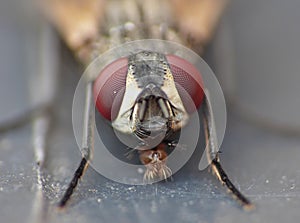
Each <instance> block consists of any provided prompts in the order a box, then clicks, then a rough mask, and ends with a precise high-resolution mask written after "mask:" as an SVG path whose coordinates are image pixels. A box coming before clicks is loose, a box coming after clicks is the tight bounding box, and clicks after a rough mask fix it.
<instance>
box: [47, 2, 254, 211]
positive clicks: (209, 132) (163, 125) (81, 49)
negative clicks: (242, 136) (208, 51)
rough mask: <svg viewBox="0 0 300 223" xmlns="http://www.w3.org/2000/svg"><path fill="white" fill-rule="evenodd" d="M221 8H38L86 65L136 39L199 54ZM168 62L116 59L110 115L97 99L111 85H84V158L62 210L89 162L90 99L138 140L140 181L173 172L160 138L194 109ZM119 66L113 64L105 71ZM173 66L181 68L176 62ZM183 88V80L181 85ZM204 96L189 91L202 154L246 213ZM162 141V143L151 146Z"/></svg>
mask: <svg viewBox="0 0 300 223" xmlns="http://www.w3.org/2000/svg"><path fill="white" fill-rule="evenodd" d="M225 5H226V1H225V0H224V1H219V0H199V1H197V2H196V1H193V0H188V1H177V0H163V1H162V0H154V1H140V0H122V1H116V0H111V1H105V0H87V1H83V0H69V1H58V0H45V1H44V5H43V4H42V8H44V9H45V10H44V12H45V14H46V17H47V18H48V19H49V21H50V22H52V24H54V27H55V28H56V29H57V30H58V32H59V33H60V34H61V37H62V39H63V40H64V41H65V43H66V44H67V45H68V46H69V48H70V49H71V50H72V51H73V52H74V55H75V57H77V58H78V59H79V61H80V62H82V63H83V64H84V65H85V66H87V65H88V64H89V63H91V62H92V61H93V59H94V58H96V57H97V56H98V55H100V54H101V53H103V52H105V51H106V50H108V49H110V48H112V47H114V46H116V45H120V44H122V43H125V42H129V41H133V40H138V39H147V38H155V39H161V40H168V41H174V42H178V43H181V44H183V45H185V46H187V47H190V48H192V49H194V50H195V51H196V52H198V53H202V52H203V49H204V46H205V45H206V43H208V42H209V40H210V38H211V36H212V35H213V31H214V29H215V27H216V25H217V22H218V19H219V17H220V16H221V14H222V11H223V9H224V7H225ZM199 15H201V16H199ZM195 24H197V25H196V26H195ZM172 59H174V56H173V55H164V54H161V53H158V52H155V51H143V50H142V51H141V52H138V53H134V54H133V55H131V56H129V57H128V58H125V60H124V58H120V60H121V61H125V64H124V67H126V69H125V72H123V73H122V75H123V76H122V77H123V78H124V81H123V83H122V84H123V85H124V86H126V90H125V91H124V92H123V97H122V100H120V101H119V103H118V109H116V110H115V111H116V112H115V113H114V114H113V113H112V112H111V111H112V107H110V106H111V105H108V106H107V105H106V106H104V105H103V101H102V97H99V95H100V96H101V94H104V96H107V95H109V94H111V93H112V92H110V91H109V88H107V90H105V91H103V92H99V89H98V88H97V85H98V84H99V83H101V76H99V77H98V78H96V79H95V80H92V81H90V82H88V83H87V86H86V103H85V104H86V106H85V113H84V125H83V146H82V149H81V151H82V160H81V162H80V164H79V167H78V169H77V170H76V171H75V173H74V176H73V179H72V180H71V183H70V184H69V186H68V188H67V190H66V192H65V194H64V196H63V197H62V199H61V200H60V202H59V204H58V206H59V207H60V208H63V207H65V206H66V204H67V202H68V201H69V200H70V198H71V195H72V194H73V192H74V189H75V188H76V186H77V184H78V181H79V179H80V178H81V177H82V176H83V174H84V172H85V170H86V169H87V168H88V166H89V164H90V160H91V153H92V151H91V149H92V143H93V142H92V141H93V129H92V122H93V121H94V120H93V118H92V117H91V111H92V110H93V108H94V106H95V105H94V102H95V104H96V107H97V110H98V111H99V113H100V114H101V115H102V116H103V117H104V118H106V119H108V120H110V121H111V123H112V126H113V128H115V129H116V130H118V131H120V132H123V133H126V134H132V135H134V136H135V137H136V138H137V139H138V140H139V141H140V142H141V143H140V145H139V146H138V147H137V148H135V149H136V150H137V151H138V153H139V157H140V161H141V162H142V163H143V164H144V165H145V166H146V168H147V171H146V172H145V175H144V178H145V179H146V180H147V179H152V178H155V177H158V178H161V179H167V178H168V177H170V176H171V175H172V172H171V169H170V168H169V167H168V165H167V159H168V154H167V153H166V151H165V143H164V139H165V137H168V136H170V135H172V134H173V133H175V132H177V131H179V130H180V129H181V128H182V127H184V126H185V125H186V123H188V121H189V114H190V113H191V112H193V111H191V110H189V108H188V105H186V102H185V101H184V98H183V97H182V95H181V92H180V91H179V90H178V89H177V88H176V77H178V76H180V75H181V74H182V73H181V72H178V71H176V70H175V69H172V67H171V66H170V64H171V63H170V61H171V60H172ZM177 61H181V63H186V62H187V61H185V60H184V59H182V58H179V59H178V58H177ZM118 62H120V61H116V62H113V64H112V65H111V66H113V65H114V63H118ZM177 65H178V67H179V68H180V65H182V64H180V63H179V64H177ZM108 66H110V65H108ZM109 75H112V76H113V75H115V73H110V74H109ZM188 75H191V74H188ZM188 84H189V83H182V85H183V87H184V86H188ZM124 86H123V87H124ZM204 91H206V89H202V88H196V89H194V91H192V92H188V94H189V96H190V97H191V98H192V99H193V103H194V105H195V107H196V108H198V107H199V106H202V107H203V123H204V126H203V128H204V132H205V138H206V141H207V145H208V147H209V149H208V151H207V157H208V159H209V161H210V165H211V168H212V171H213V173H214V174H215V175H216V176H217V178H218V179H219V180H220V182H221V183H222V184H223V185H225V186H226V187H227V189H228V190H229V191H230V192H231V193H232V195H233V197H234V198H236V200H237V201H239V202H240V203H241V205H242V206H243V207H244V208H245V209H251V208H253V207H254V206H253V204H252V203H251V202H250V201H249V200H248V199H247V198H246V197H245V196H244V195H243V194H242V193H241V192H239V190H238V189H237V188H236V187H235V186H234V185H233V184H232V182H231V181H230V180H229V178H228V177H227V175H226V173H225V172H224V170H223V168H222V166H221V164H220V159H219V154H218V152H216V151H215V150H214V145H215V140H216V138H215V135H214V128H215V126H214V120H213V115H212V111H211V108H210V103H209V98H208V97H207V95H209V94H204ZM95 92H96V93H95ZM102 96H103V95H102ZM162 136H163V140H162V143H161V144H159V145H155V146H154V145H152V144H151V143H152V141H153V140H156V139H157V138H159V139H160V137H162Z"/></svg>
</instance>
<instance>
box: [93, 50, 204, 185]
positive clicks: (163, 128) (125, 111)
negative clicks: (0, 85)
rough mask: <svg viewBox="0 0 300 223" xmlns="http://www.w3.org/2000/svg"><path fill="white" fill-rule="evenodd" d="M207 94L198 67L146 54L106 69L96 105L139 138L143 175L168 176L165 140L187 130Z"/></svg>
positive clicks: (125, 131)
mask: <svg viewBox="0 0 300 223" xmlns="http://www.w3.org/2000/svg"><path fill="white" fill-rule="evenodd" d="M203 97H204V93H203V90H202V79H201V75H200V73H199V72H198V71H197V69H196V68H195V67H194V66H193V65H192V64H190V63H189V62H187V61H186V60H184V59H182V58H179V57H177V56H175V55H164V54H161V53H157V52H149V51H142V52H139V53H136V54H132V55H130V56H129V57H128V58H121V59H119V60H117V61H115V62H113V63H111V64H109V65H108V66H107V67H105V68H104V69H103V71H102V72H101V73H100V74H99V76H98V78H97V79H96V80H95V83H94V98H95V100H96V107H97V109H98V111H99V112H100V113H101V114H102V116H103V117H105V118H107V119H108V120H110V121H111V123H112V126H113V128H114V129H115V130H117V131H119V132H121V133H123V134H128V135H134V136H135V137H136V138H137V139H138V142H137V143H138V145H135V148H134V149H137V150H138V151H139V155H140V160H141V162H142V163H143V164H144V165H145V166H146V167H147V171H146V172H145V175H144V177H145V178H146V179H149V180H151V179H153V178H155V177H159V178H164V179H166V178H168V177H169V176H170V175H171V170H170V169H169V168H168V167H167V165H166V159H167V153H166V152H165V149H166V140H167V139H168V137H169V136H171V135H172V134H173V133H175V132H177V131H179V130H180V129H181V128H182V127H184V126H185V125H186V124H187V122H188V120H189V116H190V114H191V113H192V112H195V111H196V110H197V108H198V107H199V106H200V105H201V102H202V99H203Z"/></svg>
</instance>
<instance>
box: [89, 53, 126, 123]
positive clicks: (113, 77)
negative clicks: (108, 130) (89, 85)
mask: <svg viewBox="0 0 300 223" xmlns="http://www.w3.org/2000/svg"><path fill="white" fill-rule="evenodd" d="M127 67H128V59H127V58H120V59H118V60H116V61H114V62H112V63H111V64H109V65H107V66H106V67H105V68H104V69H103V70H102V71H101V73H100V74H99V76H98V77H97V79H96V80H95V83H94V89H93V91H94V93H93V94H94V99H95V104H96V107H97V109H98V111H99V112H100V114H101V115H102V116H103V117H104V118H106V119H108V120H114V119H115V118H116V116H117V115H118V114H117V113H116V112H115V113H112V105H113V103H114V106H116V109H113V110H114V111H119V109H120V106H121V103H122V100H123V96H124V92H125V85H126V75H127Z"/></svg>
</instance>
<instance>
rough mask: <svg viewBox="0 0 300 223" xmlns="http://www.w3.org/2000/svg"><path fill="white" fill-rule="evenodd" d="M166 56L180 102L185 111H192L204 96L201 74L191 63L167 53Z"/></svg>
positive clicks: (197, 106)
mask: <svg viewBox="0 0 300 223" xmlns="http://www.w3.org/2000/svg"><path fill="white" fill-rule="evenodd" d="M166 57H167V60H168V62H169V65H170V69H171V71H172V74H173V77H174V81H175V84H176V88H177V91H178V93H179V96H180V98H181V100H182V103H183V105H184V107H185V109H186V110H187V112H188V113H192V112H194V111H195V109H197V108H199V106H200V105H201V102H202V101H203V98H204V92H203V80H202V77H201V74H200V73H199V71H198V70H197V69H196V68H195V66H194V65H193V64H191V63H190V62H188V61H186V60H184V59H182V58H180V57H178V56H175V55H167V56H166ZM187 94H188V95H187ZM191 99H192V100H193V101H191ZM191 103H193V105H192V104H191Z"/></svg>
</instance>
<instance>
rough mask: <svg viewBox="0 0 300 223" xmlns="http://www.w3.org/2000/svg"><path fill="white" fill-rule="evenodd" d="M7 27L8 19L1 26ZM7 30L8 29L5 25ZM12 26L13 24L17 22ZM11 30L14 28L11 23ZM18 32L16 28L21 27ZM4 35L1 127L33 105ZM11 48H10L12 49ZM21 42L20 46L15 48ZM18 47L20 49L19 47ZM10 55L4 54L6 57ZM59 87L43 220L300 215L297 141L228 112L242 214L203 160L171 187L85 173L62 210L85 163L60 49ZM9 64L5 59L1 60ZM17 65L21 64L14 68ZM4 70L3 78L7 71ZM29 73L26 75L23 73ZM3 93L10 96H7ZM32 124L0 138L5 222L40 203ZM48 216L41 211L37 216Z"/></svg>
mask: <svg viewBox="0 0 300 223" xmlns="http://www.w3.org/2000/svg"><path fill="white" fill-rule="evenodd" d="M2 21H3V20H2ZM6 24H7V23H6ZM13 24H14V23H13ZM7 27H9V29H10V30H11V29H14V28H13V27H14V26H12V25H11V24H9V25H7ZM16 30H19V28H18V27H16ZM10 36H15V38H18V37H19V38H21V39H22V36H20V35H18V37H16V35H15V34H9V33H6V34H5V35H2V32H1V38H0V40H1V42H0V46H5V47H12V48H10V49H11V51H10V52H11V54H12V55H11V59H9V58H6V57H5V55H1V60H0V61H1V62H0V66H1V69H2V71H1V81H0V85H1V86H0V89H1V95H0V104H1V106H0V116H1V121H2V120H7V118H8V117H14V115H15V114H17V112H22V111H23V110H24V109H26V108H28V104H30V101H29V98H28V97H27V95H28V94H29V93H28V90H27V86H28V83H26V81H25V80H26V78H24V80H23V79H22V80H21V79H20V78H23V77H25V76H21V75H20V74H19V73H24V70H26V69H25V68H24V66H25V65H24V66H23V63H21V62H22V61H24V56H23V55H22V54H21V53H19V52H22V50H21V51H20V50H17V49H19V48H18V46H19V47H20V48H22V46H24V44H22V41H19V40H15V39H14V38H10ZM9 44H10V45H9ZM18 44H19V45H18ZM15 47H17V49H16V48H15ZM2 52H5V51H2ZM60 56H61V64H62V66H61V68H60V73H61V77H62V78H61V81H60V88H59V92H58V94H57V95H58V96H57V98H56V108H57V109H56V110H55V113H54V117H53V122H52V123H53V124H52V131H51V133H50V136H49V140H48V143H49V147H48V152H47V162H46V165H45V168H44V171H45V180H44V186H45V188H44V190H43V192H44V199H43V203H44V204H45V209H46V210H48V211H46V212H45V213H46V214H45V216H46V217H45V218H46V220H48V221H49V222H241V221H243V222H296V221H297V220H299V217H300V213H299V207H300V168H299V164H298V163H299V159H300V149H299V145H300V139H299V137H297V136H295V137H292V136H287V135H281V134H277V133H274V132H272V131H271V130H263V129H261V128H259V127H256V126H255V125H253V124H251V123H248V122H245V121H244V120H243V119H241V118H239V116H238V115H236V113H235V111H234V109H233V108H231V107H229V118H228V126H227V132H226V135H225V141H224V143H223V145H222V151H223V153H222V154H221V159H222V162H223V165H224V168H225V169H226V170H227V172H228V174H229V176H230V177H231V179H232V181H233V182H234V183H235V184H236V185H237V186H238V188H240V189H241V191H243V192H244V193H245V194H246V195H247V196H249V198H250V199H251V200H252V201H253V202H254V203H255V204H256V205H257V209H256V210H255V211H253V212H251V213H247V212H244V211H243V210H241V208H240V207H239V206H238V205H237V204H236V203H235V202H234V201H233V200H232V199H231V197H230V196H228V195H227V194H226V191H225V189H224V188H223V187H222V186H221V185H220V184H219V182H218V181H217V180H216V179H215V177H213V176H211V175H210V174H209V173H208V172H207V171H202V172H199V171H198V170H197V166H198V162H199V159H200V158H199V157H198V156H197V154H195V156H193V158H192V160H191V161H190V162H189V163H188V164H187V165H186V166H185V167H184V168H183V169H182V170H181V171H179V172H178V173H177V174H175V176H174V181H173V182H168V183H158V184H154V185H148V186H127V185H121V184H118V183H114V182H111V181H110V180H108V179H105V178H104V177H102V176H100V175H99V174H98V173H96V172H95V171H94V170H93V169H91V168H90V169H88V171H87V173H86V175H85V176H84V178H83V180H82V182H81V183H80V185H79V187H78V190H77V191H76V192H75V194H74V196H73V198H72V201H71V203H70V205H69V207H68V208H67V209H66V211H64V212H58V211H57V210H56V209H55V208H54V204H55V203H56V202H57V201H58V199H59V198H60V197H61V195H62V193H63V191H64V189H65V188H66V185H67V184H68V182H69V180H70V178H71V176H72V174H73V171H74V170H75V168H76V167H77V165H78V163H79V161H80V155H79V151H78V149H77V145H76V143H75V139H74V136H73V132H72V123H71V103H72V97H73V93H74V90H75V86H76V83H77V81H78V78H79V74H80V72H81V70H80V68H79V67H78V66H77V65H76V64H75V63H74V61H73V60H72V59H70V55H69V54H68V53H66V52H65V51H63V52H62V53H61V54H60ZM3 58H6V60H2V59H3ZM16 64H17V65H16ZM4 67H5V72H3V70H4ZM24 75H25V74H24ZM3 89H5V90H3ZM31 131H32V129H31V127H30V126H25V127H23V128H20V129H17V130H15V131H12V132H9V133H6V134H2V135H0V207H1V208H0V222H1V223H2V222H3V223H5V222H26V221H28V222H33V221H34V220H37V218H36V216H37V215H36V214H35V212H34V211H35V210H38V209H36V208H35V207H34V205H35V204H38V202H40V201H39V200H38V194H37V186H36V173H35V169H36V166H35V163H34V154H33V148H32V141H31V137H32V132H31ZM40 211H41V212H44V211H43V209H42V210H40Z"/></svg>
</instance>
